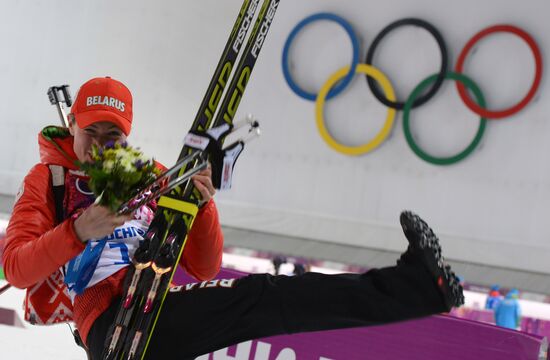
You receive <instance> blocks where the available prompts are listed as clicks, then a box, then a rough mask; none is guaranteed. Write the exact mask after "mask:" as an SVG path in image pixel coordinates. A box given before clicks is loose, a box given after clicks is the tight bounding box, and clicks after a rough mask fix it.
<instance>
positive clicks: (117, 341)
mask: <svg viewBox="0 0 550 360" xmlns="http://www.w3.org/2000/svg"><path fill="white" fill-rule="evenodd" d="M279 1H280V0H264V1H263V3H262V5H261V7H260V0H244V3H243V5H242V7H241V9H240V11H239V15H238V17H237V20H236V22H235V25H234V27H233V30H232V32H231V34H230V37H229V39H228V41H227V44H226V46H225V48H224V51H223V53H222V56H221V59H220V61H219V63H218V65H217V67H216V70H215V72H214V76H213V78H212V80H211V82H210V84H209V86H208V89H207V91H206V94H205V96H204V98H203V100H202V103H201V105H200V107H199V111H198V113H197V115H196V117H195V120H194V122H193V125H192V127H191V131H190V133H191V134H192V135H194V136H196V137H198V138H199V139H201V140H202V141H199V142H202V143H203V145H204V146H202V145H199V146H194V145H192V144H191V142H186V146H184V147H183V149H182V151H181V153H180V155H179V158H178V164H176V168H177V169H176V170H173V171H171V172H170V173H169V174H168V175H166V178H167V181H168V183H169V184H172V185H170V186H167V187H165V188H164V192H166V191H169V192H168V193H165V194H164V195H162V196H161V197H160V199H159V201H158V209H157V211H156V213H155V217H154V219H153V221H152V222H151V225H150V226H149V229H148V231H147V232H146V234H145V236H144V240H143V242H142V243H141V245H140V247H139V248H138V249H137V250H136V252H135V254H134V259H133V265H131V266H130V268H129V270H128V273H127V275H126V281H125V290H124V293H123V299H122V302H121V305H120V307H119V310H118V312H117V315H116V318H115V323H114V324H113V325H112V327H111V329H110V331H109V334H108V335H107V338H106V342H105V351H104V354H103V358H104V359H108V360H111V359H129V360H131V359H138V358H139V359H143V358H144V357H145V353H146V350H147V346H148V344H149V341H150V339H151V336H152V335H153V331H154V328H155V324H156V322H157V320H158V317H159V314H160V311H161V309H162V305H163V303H164V299H165V297H166V294H167V293H168V290H169V285H170V283H171V281H172V278H173V276H174V273H175V269H176V267H177V264H178V263H179V260H180V257H181V255H182V252H183V249H184V247H185V243H186V241H187V235H188V233H189V230H190V229H191V227H192V225H193V221H194V219H195V216H196V214H197V212H198V209H199V204H200V202H201V199H200V193H199V191H198V190H197V189H196V188H195V187H194V186H193V183H192V182H190V181H189V177H190V175H189V174H192V173H194V172H196V169H197V167H198V168H200V167H201V166H205V163H206V159H207V158H209V159H210V160H212V159H213V158H216V159H217V160H218V161H217V162H213V165H212V166H213V177H216V176H223V174H220V172H221V173H226V171H225V170H227V169H226V167H227V166H232V165H233V164H234V161H235V160H236V156H238V152H240V150H238V149H236V150H238V152H235V153H236V155H234V156H233V164H231V162H229V163H228V162H227V161H226V160H227V159H228V158H230V157H228V156H225V157H223V155H222V159H221V163H220V161H219V160H220V159H218V158H219V156H217V155H219V154H222V152H220V151H221V149H224V148H225V149H227V147H224V140H225V137H226V136H227V135H228V134H229V133H231V131H232V130H233V129H234V126H233V118H234V116H235V113H236V111H237V107H238V105H239V103H240V100H241V98H242V96H243V93H244V90H245V88H246V85H247V83H248V80H249V78H250V74H251V72H252V69H253V67H254V64H255V63H256V60H257V57H258V55H259V52H260V50H261V48H262V45H263V43H264V41H265V37H266V35H267V32H268V30H269V28H270V25H271V23H272V21H273V17H274V15H275V12H276V10H277V7H278V5H279ZM258 9H259V13H258V15H257V17H256V21H255V22H253V21H254V20H253V19H254V17H255V14H256V12H257V10H258ZM251 28H252V32H251V34H250V35H249V37H248V41H247V42H246V46H245V48H244V52H243V54H242V55H241V58H240V60H239V62H238V64H237V66H236V68H235V64H236V62H237V58H238V56H239V53H240V51H241V48H242V46H243V45H244V43H245V40H246V35H247V33H248V32H249V30H250V29H251ZM234 68H235V69H234ZM255 128H256V126H255V125H254V124H253V123H251V124H250V127H249V131H252V130H253V129H255ZM218 129H221V130H218ZM204 140H205V141H204ZM206 144H210V145H212V144H213V146H210V145H208V146H206ZM237 145H238V144H237ZM231 146H234V145H233V144H232V145H231ZM235 146H236V145H235ZM213 148H214V149H215V150H216V149H217V150H216V154H213V153H212V149H213ZM240 149H241V150H242V146H241V148H240ZM223 154H225V152H224V153H223ZM214 155H216V156H214ZM228 164H229V165H228ZM220 167H221V169H220ZM213 180H214V183H215V185H216V186H220V184H223V181H219V180H220V179H217V178H214V179H213ZM157 185H159V184H157ZM159 188H162V187H161V186H159ZM166 189H167V190H166ZM157 190H159V189H157ZM159 191H162V190H159ZM151 192H154V191H151V189H149V193H151ZM158 194H159V193H155V195H156V196H158ZM142 195H144V196H145V197H146V199H145V201H147V200H149V199H150V198H148V197H147V195H145V194H142ZM143 199H144V198H141V199H140V200H137V201H138V202H140V201H143ZM133 205H135V202H134V204H133ZM123 206H126V207H127V208H126V209H122V208H121V209H120V210H119V211H121V212H126V211H128V209H129V208H130V207H131V206H132V204H125V205H123ZM174 331H177V329H174Z"/></svg>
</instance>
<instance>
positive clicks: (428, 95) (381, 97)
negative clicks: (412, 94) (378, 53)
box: [365, 18, 448, 110]
mask: <svg viewBox="0 0 550 360" xmlns="http://www.w3.org/2000/svg"><path fill="white" fill-rule="evenodd" d="M403 25H414V26H419V27H421V28H423V29H425V30H426V31H428V32H429V33H430V34H432V36H433V37H434V38H435V40H436V42H437V46H439V50H440V51H441V70H440V71H439V73H438V74H437V79H436V81H435V82H434V83H433V85H432V87H431V88H430V89H429V90H428V91H426V93H425V94H423V95H422V96H420V97H418V98H417V99H416V100H415V101H414V103H413V104H412V108H415V107H417V106H420V105H422V104H424V103H425V102H426V101H428V100H430V99H431V98H432V97H433V96H434V95H435V93H436V92H437V90H439V87H440V86H441V84H443V81H444V80H445V74H446V72H447V59H448V53H447V46H446V45H445V41H444V40H443V37H442V36H441V34H440V33H439V31H438V30H437V29H436V28H435V27H434V26H433V25H432V24H430V23H428V22H426V21H424V20H421V19H416V18H406V19H401V20H397V21H394V22H393V23H391V24H389V25H388V26H386V27H385V28H384V29H382V31H381V32H380V33H379V34H378V35H376V37H375V38H374V41H373V42H372V45H371V46H370V48H369V51H368V52H367V59H366V61H365V63H366V64H368V65H372V59H373V57H374V50H376V47H377V46H378V44H379V43H380V41H381V40H382V38H383V37H384V36H386V35H387V34H388V33H389V32H390V31H392V30H394V29H396V28H398V27H400V26H403ZM366 78H367V83H368V85H369V88H370V90H371V91H372V93H373V94H374V96H375V97H376V98H377V99H378V100H379V101H380V102H382V103H383V104H384V105H386V106H388V107H391V108H393V109H396V110H402V109H403V108H404V107H405V102H404V101H403V102H399V101H395V102H393V101H390V100H388V99H387V98H386V96H385V95H384V93H383V92H382V91H381V90H380V89H379V88H378V84H377V83H376V81H375V80H374V79H371V78H370V77H368V76H367V77H366Z"/></svg>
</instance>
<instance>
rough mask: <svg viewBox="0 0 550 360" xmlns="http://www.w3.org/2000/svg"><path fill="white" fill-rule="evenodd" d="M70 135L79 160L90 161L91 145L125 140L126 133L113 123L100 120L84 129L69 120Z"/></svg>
mask: <svg viewBox="0 0 550 360" xmlns="http://www.w3.org/2000/svg"><path fill="white" fill-rule="evenodd" d="M69 131H70V133H71V135H73V136H74V145H73V149H74V152H75V154H76V157H77V158H78V160H79V161H80V162H83V163H84V162H91V161H92V145H96V146H103V145H105V144H106V143H107V142H109V141H114V142H123V141H126V135H125V134H124V133H123V132H122V130H120V129H119V128H118V127H117V126H116V125H115V124H113V123H111V122H108V121H102V122H96V123H94V124H92V125H90V126H88V127H86V128H84V129H81V128H80V127H78V125H77V124H76V121H71V122H70V126H69Z"/></svg>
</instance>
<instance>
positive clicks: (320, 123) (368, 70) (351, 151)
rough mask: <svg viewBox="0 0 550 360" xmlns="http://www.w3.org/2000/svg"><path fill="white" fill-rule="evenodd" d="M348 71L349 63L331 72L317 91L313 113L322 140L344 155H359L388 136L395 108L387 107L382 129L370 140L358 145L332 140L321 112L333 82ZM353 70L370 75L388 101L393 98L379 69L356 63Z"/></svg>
mask: <svg viewBox="0 0 550 360" xmlns="http://www.w3.org/2000/svg"><path fill="white" fill-rule="evenodd" d="M349 71H350V66H349V65H348V66H344V67H343V68H341V69H339V70H338V71H336V72H335V73H334V74H332V75H331V76H330V77H329V79H328V80H327V81H326V82H325V83H324V84H323V86H322V87H321V91H320V92H319V96H317V101H316V102H315V114H316V120H317V121H316V122H317V129H319V133H320V134H321V137H322V138H323V140H325V142H326V143H327V144H328V145H329V146H330V147H331V148H333V149H334V150H336V151H338V152H340V153H342V154H346V155H361V154H366V153H368V152H370V151H372V150H374V149H376V148H377V147H378V146H380V144H382V142H384V140H385V139H386V138H387V137H388V135H389V134H390V132H391V129H392V127H393V121H394V118H395V109H392V108H388V115H387V116H386V122H385V123H384V126H383V127H382V130H380V132H379V133H378V134H377V135H376V136H375V137H374V139H373V140H372V141H370V142H368V143H366V144H363V145H359V146H346V145H342V144H340V143H338V142H337V141H336V140H334V138H333V137H332V136H331V135H330V134H329V132H328V130H327V129H326V127H325V123H324V114H323V113H324V105H325V98H326V97H327V94H328V93H330V90H331V88H332V86H334V84H335V83H336V82H337V81H338V80H340V79H341V78H343V77H344V76H345V74H348V73H349ZM355 72H356V73H363V74H365V75H367V76H370V77H372V78H373V79H374V80H376V81H377V82H378V83H379V84H380V85H381V86H382V89H384V93H385V94H386V96H387V98H388V99H390V101H394V100H395V92H394V91H393V87H392V85H391V83H390V81H389V80H388V78H387V77H386V75H384V74H383V73H382V72H381V71H380V70H378V69H376V68H375V67H373V66H370V65H367V64H358V65H357V67H356V68H355Z"/></svg>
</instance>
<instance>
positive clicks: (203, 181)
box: [191, 164, 216, 204]
mask: <svg viewBox="0 0 550 360" xmlns="http://www.w3.org/2000/svg"><path fill="white" fill-rule="evenodd" d="M191 179H193V184H194V185H195V187H196V188H197V190H199V192H200V193H201V196H202V202H201V203H202V204H206V203H207V202H209V201H210V199H212V198H213V197H214V194H216V189H215V188H214V184H212V168H211V167H210V164H208V167H207V168H206V169H205V170H202V171H200V172H198V173H197V175H194V176H193V177H192V178H191Z"/></svg>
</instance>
